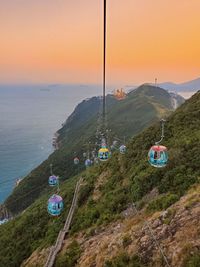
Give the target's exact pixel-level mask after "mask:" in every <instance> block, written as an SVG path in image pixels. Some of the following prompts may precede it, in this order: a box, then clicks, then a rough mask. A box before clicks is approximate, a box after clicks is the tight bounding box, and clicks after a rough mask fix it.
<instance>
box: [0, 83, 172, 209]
mask: <svg viewBox="0 0 200 267" xmlns="http://www.w3.org/2000/svg"><path fill="white" fill-rule="evenodd" d="M100 105H101V101H100V99H99V98H97V97H94V98H92V99H90V100H89V101H83V102H82V103H81V104H79V105H78V107H77V108H76V109H75V111H74V112H73V114H72V115H71V116H70V117H69V119H68V120H67V122H66V125H65V126H64V127H63V128H62V129H61V130H60V131H59V134H60V137H59V142H61V143H62V146H61V148H60V149H59V150H58V151H55V152H54V153H53V154H52V155H50V157H49V158H48V159H47V160H46V161H44V162H43V163H42V164H41V165H40V166H38V167H37V168H36V169H35V170H33V171H32V172H31V173H30V174H29V175H28V176H27V177H26V178H25V179H24V180H23V181H22V182H21V183H20V185H19V186H18V187H17V188H15V190H14V191H13V193H12V194H11V196H10V197H8V199H7V200H6V203H5V204H6V206H7V207H8V209H9V210H10V211H11V212H12V213H18V212H20V211H22V210H24V209H25V208H26V207H28V206H29V205H30V204H31V203H33V202H34V201H35V200H36V199H37V198H38V197H39V196H40V195H41V194H43V193H44V192H45V190H46V188H47V187H48V185H47V180H48V176H49V165H50V163H53V165H54V168H53V169H54V173H55V174H56V175H59V176H60V177H61V181H62V180H66V179H68V178H70V177H72V176H73V175H75V174H76V173H77V169H76V168H75V166H74V165H73V153H74V151H76V152H77V153H78V154H79V155H82V153H83V151H84V150H85V149H86V147H84V144H86V143H88V140H92V141H93V142H95V140H94V136H95V132H96V128H97V117H98V115H97V114H98V112H99V108H100ZM107 107H108V123H109V127H110V128H111V129H112V131H113V135H118V136H119V137H123V136H124V135H126V136H127V137H131V136H134V135H136V134H137V133H138V132H140V131H141V130H143V129H144V128H145V127H147V126H149V125H150V124H151V123H152V122H154V121H156V120H158V118H159V117H160V116H161V114H162V116H163V115H167V114H169V112H170V110H171V102H170V95H169V94H168V93H167V92H166V91H165V90H163V89H160V88H156V87H153V86H147V85H144V86H141V87H140V88H138V90H135V91H133V92H131V93H130V94H129V95H128V97H127V98H126V99H125V100H123V101H120V102H118V101H116V100H115V99H114V98H113V97H112V96H108V97H107ZM81 168H84V166H83V165H82V166H81ZM19 196H20V198H19Z"/></svg>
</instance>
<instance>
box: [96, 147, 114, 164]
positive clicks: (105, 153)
mask: <svg viewBox="0 0 200 267" xmlns="http://www.w3.org/2000/svg"><path fill="white" fill-rule="evenodd" d="M110 155H111V154H110V151H109V149H108V148H107V147H101V148H100V149H99V152H98V158H99V159H100V160H101V161H107V160H108V159H109V158H110Z"/></svg>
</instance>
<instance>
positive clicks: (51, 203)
mask: <svg viewBox="0 0 200 267" xmlns="http://www.w3.org/2000/svg"><path fill="white" fill-rule="evenodd" d="M63 207H64V204H63V199H62V197H61V196H59V195H53V196H51V197H50V199H49V200H48V208H47V209H48V212H49V214H51V215H52V216H59V215H60V214H61V212H62V210H63Z"/></svg>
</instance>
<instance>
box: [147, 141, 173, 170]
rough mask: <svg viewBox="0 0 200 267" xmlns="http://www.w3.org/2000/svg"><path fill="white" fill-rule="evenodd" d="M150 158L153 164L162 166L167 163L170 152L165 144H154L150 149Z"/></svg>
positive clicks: (157, 166)
mask: <svg viewBox="0 0 200 267" xmlns="http://www.w3.org/2000/svg"><path fill="white" fill-rule="evenodd" d="M148 160H149V163H150V164H151V166H153V167H156V168H162V167H165V166H166V165H167V161H168V153H167V148H166V147H165V146H159V145H154V146H152V147H151V149H150V150H149V154H148Z"/></svg>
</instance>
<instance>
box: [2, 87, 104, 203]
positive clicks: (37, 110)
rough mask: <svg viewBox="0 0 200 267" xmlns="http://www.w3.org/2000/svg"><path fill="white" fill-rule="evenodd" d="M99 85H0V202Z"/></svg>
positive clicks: (47, 151)
mask: <svg viewBox="0 0 200 267" xmlns="http://www.w3.org/2000/svg"><path fill="white" fill-rule="evenodd" d="M95 95H101V86H99V85H84V84H81V85H74V84H72V85H58V84H53V85H44V84H42V85H0V203H3V201H4V200H5V199H6V198H7V197H8V195H9V194H10V193H11V192H12V190H13V189H14V187H15V184H16V181H17V179H19V178H23V177H25V176H26V175H27V174H28V173H29V172H30V171H31V170H32V169H34V168H35V167H36V166H38V165H39V164H40V163H42V161H44V160H45V159H46V158H47V157H48V156H49V155H50V154H51V153H52V152H53V147H52V138H53V136H54V134H55V133H56V131H57V130H58V129H60V128H61V125H62V123H64V122H65V121H66V119H67V117H68V116H69V115H70V114H71V113H72V111H73V110H74V108H75V106H76V105H77V104H78V103H79V102H81V101H82V100H83V99H86V98H89V97H92V96H95Z"/></svg>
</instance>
